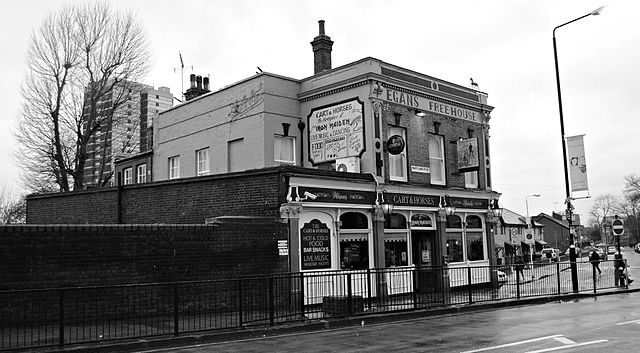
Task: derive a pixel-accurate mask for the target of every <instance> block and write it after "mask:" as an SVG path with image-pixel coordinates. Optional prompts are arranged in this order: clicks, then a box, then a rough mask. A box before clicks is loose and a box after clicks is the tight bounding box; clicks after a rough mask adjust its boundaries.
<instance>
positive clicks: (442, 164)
mask: <svg viewBox="0 0 640 353" xmlns="http://www.w3.org/2000/svg"><path fill="white" fill-rule="evenodd" d="M432 139H436V140H437V142H438V145H439V149H440V154H441V155H442V157H434V154H433V153H432V151H431V140H432ZM427 149H428V150H429V170H430V171H431V174H430V175H431V184H433V185H446V184H447V171H446V163H445V162H446V161H445V159H446V156H445V150H444V136H442V135H438V134H427ZM433 163H438V164H439V166H440V167H441V168H440V169H441V170H442V172H441V173H440V175H439V177H440V178H438V179H435V178H434V170H436V169H437V168H434V167H433Z"/></svg>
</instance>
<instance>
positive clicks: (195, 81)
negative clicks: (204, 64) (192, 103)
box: [184, 74, 210, 100]
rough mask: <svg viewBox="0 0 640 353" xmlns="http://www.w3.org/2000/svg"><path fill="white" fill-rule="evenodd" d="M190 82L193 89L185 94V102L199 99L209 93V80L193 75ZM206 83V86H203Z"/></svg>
mask: <svg viewBox="0 0 640 353" xmlns="http://www.w3.org/2000/svg"><path fill="white" fill-rule="evenodd" d="M189 80H190V81H191V88H189V89H188V90H187V91H186V92H184V99H185V100H192V99H194V98H196V97H199V96H201V95H203V94H205V93H207V92H210V91H209V78H208V77H204V79H203V77H202V76H200V75H198V76H196V75H195V74H191V75H190V76H189ZM203 83H204V85H203Z"/></svg>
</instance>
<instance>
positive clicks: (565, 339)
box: [554, 337, 576, 344]
mask: <svg viewBox="0 0 640 353" xmlns="http://www.w3.org/2000/svg"><path fill="white" fill-rule="evenodd" d="M554 339H555V340H556V341H558V342H560V343H564V344H576V343H575V342H574V341H572V340H570V339H568V338H566V337H556V338H554Z"/></svg>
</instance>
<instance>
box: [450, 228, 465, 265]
mask: <svg viewBox="0 0 640 353" xmlns="http://www.w3.org/2000/svg"><path fill="white" fill-rule="evenodd" d="M446 246H447V257H448V258H449V262H462V261H463V260H464V258H463V257H462V233H447V244H446Z"/></svg>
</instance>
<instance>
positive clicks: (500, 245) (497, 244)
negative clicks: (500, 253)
mask: <svg viewBox="0 0 640 353" xmlns="http://www.w3.org/2000/svg"><path fill="white" fill-rule="evenodd" d="M505 244H506V243H505ZM495 247H496V249H502V248H504V246H503V245H502V244H500V243H496V244H495Z"/></svg>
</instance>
